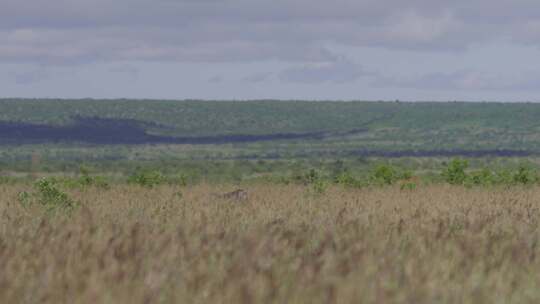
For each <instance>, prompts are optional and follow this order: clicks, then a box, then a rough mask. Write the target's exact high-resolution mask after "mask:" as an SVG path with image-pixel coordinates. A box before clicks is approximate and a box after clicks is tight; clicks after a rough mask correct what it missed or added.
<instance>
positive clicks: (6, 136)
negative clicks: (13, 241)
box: [0, 117, 536, 158]
mask: <svg viewBox="0 0 540 304" xmlns="http://www.w3.org/2000/svg"><path fill="white" fill-rule="evenodd" d="M149 127H153V128H163V129H166V128H167V126H162V125H158V124H153V123H147V122H141V121H137V120H130V119H107V118H98V117H74V118H73V123H72V124H69V125H65V126H52V125H39V124H30V123H21V122H5V121H4V122H0V145H23V144H44V143H68V144H69V143H86V144H96V145H142V144H193V145H196V144H217V145H219V144H229V143H250V142H260V141H276V140H322V139H324V138H328V137H333V136H347V135H353V134H357V133H362V132H367V131H368V130H367V129H356V130H350V131H345V132H312V133H276V134H268V135H216V136H199V137H173V136H159V135H151V134H148V133H147V132H146V129H147V128H149ZM346 154H347V156H360V157H370V156H373V157H389V158H395V157H437V156H442V157H452V156H466V157H483V156H501V157H525V156H530V155H533V154H536V153H532V152H529V151H521V150H433V151H376V150H358V151H352V152H351V151H349V152H346ZM247 158H249V157H247Z"/></svg>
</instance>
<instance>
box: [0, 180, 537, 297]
mask: <svg viewBox="0 0 540 304" xmlns="http://www.w3.org/2000/svg"><path fill="white" fill-rule="evenodd" d="M22 190H28V189H24V187H23V186H2V187H0V303H538V302H539V301H540V289H539V288H538V286H540V255H539V254H540V247H539V246H538V241H539V229H538V228H539V219H540V209H539V207H540V189H539V188H528V189H526V188H515V189H507V190H503V189H490V190H488V189H464V188H458V187H449V186H429V187H423V188H422V187H421V188H419V189H417V190H414V191H400V190H399V189H398V188H383V189H371V190H370V189H365V190H346V189H343V188H338V187H336V188H331V189H329V190H328V192H327V193H326V194H324V195H320V196H314V195H311V194H309V193H308V192H306V189H305V188H303V187H301V186H276V185H254V186H250V187H248V188H247V190H248V192H249V200H248V201H247V202H233V201H226V200H219V199H216V198H215V196H213V195H212V193H224V192H227V191H230V190H234V187H232V186H227V185H222V186H209V185H199V186H194V187H191V188H184V189H179V188H174V187H160V188H157V189H152V190H147V189H142V188H137V187H130V186H115V187H113V188H112V189H111V190H99V189H92V190H88V191H84V192H71V193H70V195H71V197H73V198H75V199H77V200H79V201H80V202H81V203H82V207H81V208H79V209H78V210H77V211H75V213H74V214H73V215H72V216H71V217H67V216H54V217H51V216H50V215H46V214H44V213H43V211H42V210H41V208H40V207H39V206H34V207H32V208H30V209H24V208H23V207H22V206H20V204H19V203H18V202H17V193H18V192H19V191H22ZM178 191H181V193H182V196H181V197H180V195H178V194H177V192H178Z"/></svg>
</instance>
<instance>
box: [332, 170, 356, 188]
mask: <svg viewBox="0 0 540 304" xmlns="http://www.w3.org/2000/svg"><path fill="white" fill-rule="evenodd" d="M334 182H335V183H336V184H338V185H342V186H347V187H359V186H361V182H360V181H359V180H357V179H356V178H354V176H353V175H352V174H351V173H350V172H349V171H343V172H341V173H340V174H338V175H337V176H336V177H335V179H334Z"/></svg>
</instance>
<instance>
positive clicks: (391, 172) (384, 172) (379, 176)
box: [369, 165, 412, 185]
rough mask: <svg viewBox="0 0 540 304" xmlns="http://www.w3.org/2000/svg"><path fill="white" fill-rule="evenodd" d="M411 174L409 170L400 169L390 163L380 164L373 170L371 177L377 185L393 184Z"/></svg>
mask: <svg viewBox="0 0 540 304" xmlns="http://www.w3.org/2000/svg"><path fill="white" fill-rule="evenodd" d="M411 176H412V174H411V173H410V172H408V171H400V170H398V169H396V168H394V167H392V166H390V165H379V166H377V167H376V168H375V170H373V172H372V173H371V176H370V178H369V179H370V181H371V183H373V184H375V185H393V184H394V183H396V182H397V181H399V180H405V179H409V178H411Z"/></svg>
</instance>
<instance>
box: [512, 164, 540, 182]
mask: <svg viewBox="0 0 540 304" xmlns="http://www.w3.org/2000/svg"><path fill="white" fill-rule="evenodd" d="M537 180H538V176H537V175H536V172H534V171H533V170H532V169H531V168H529V167H526V166H524V165H521V166H519V168H518V170H517V172H515V173H514V174H513V176H512V182H513V183H514V184H520V185H530V184H533V183H536V182H537Z"/></svg>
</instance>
